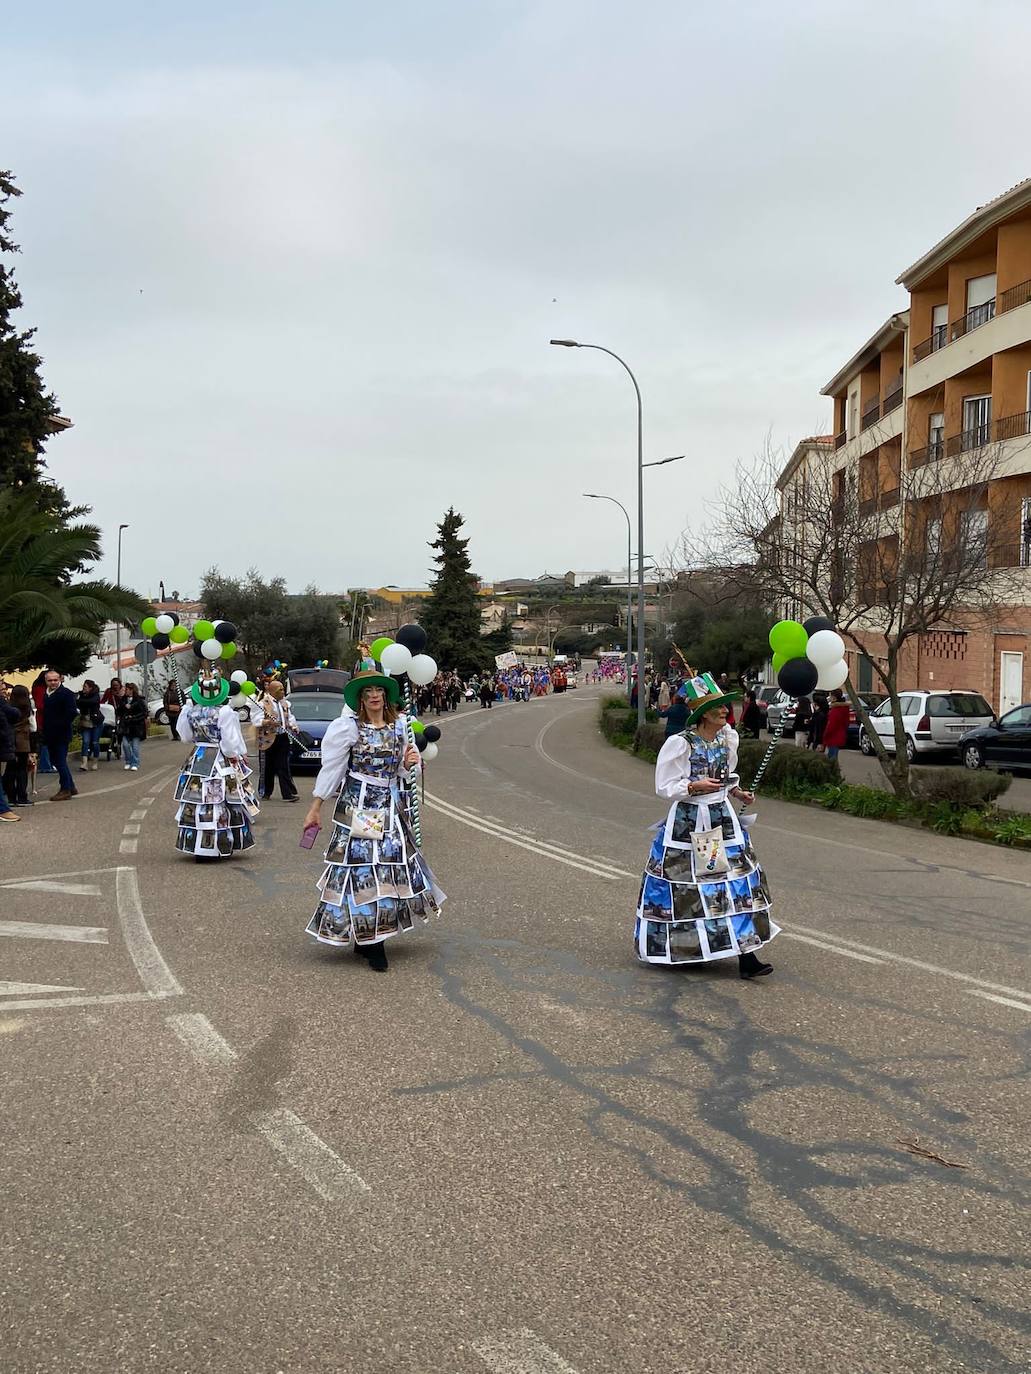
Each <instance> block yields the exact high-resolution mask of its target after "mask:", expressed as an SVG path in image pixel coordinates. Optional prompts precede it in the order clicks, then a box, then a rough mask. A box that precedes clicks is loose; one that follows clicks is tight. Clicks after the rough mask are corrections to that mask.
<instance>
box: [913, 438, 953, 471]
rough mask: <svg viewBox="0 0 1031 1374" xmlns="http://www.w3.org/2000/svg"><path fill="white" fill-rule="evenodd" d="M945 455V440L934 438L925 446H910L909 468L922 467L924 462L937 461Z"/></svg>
mask: <svg viewBox="0 0 1031 1374" xmlns="http://www.w3.org/2000/svg"><path fill="white" fill-rule="evenodd" d="M944 457H945V441H944V440H943V439H935V440H934V441H933V442H932V443H930V444H928V445H927V446H926V447H925V448H911V449H910V450H909V466H910V467H911V468H922V467H923V466H924V464H925V463H937V462H938V461H939V459H941V458H944Z"/></svg>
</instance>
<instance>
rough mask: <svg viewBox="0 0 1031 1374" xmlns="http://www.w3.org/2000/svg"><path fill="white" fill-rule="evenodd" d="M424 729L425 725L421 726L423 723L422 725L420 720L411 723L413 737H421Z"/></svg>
mask: <svg viewBox="0 0 1031 1374" xmlns="http://www.w3.org/2000/svg"><path fill="white" fill-rule="evenodd" d="M425 729H426V727H425V725H423V723H422V721H421V720H413V721H412V734H413V735H421V734H422V732H423V731H424V730H425Z"/></svg>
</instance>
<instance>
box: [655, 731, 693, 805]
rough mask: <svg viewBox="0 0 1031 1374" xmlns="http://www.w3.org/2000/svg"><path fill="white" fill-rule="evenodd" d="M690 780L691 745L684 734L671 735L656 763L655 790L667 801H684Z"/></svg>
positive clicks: (660, 751)
mask: <svg viewBox="0 0 1031 1374" xmlns="http://www.w3.org/2000/svg"><path fill="white" fill-rule="evenodd" d="M690 781H691V746H690V745H689V744H688V742H687V740H686V739H685V738H684V736H683V735H671V736H670V737H669V739H668V740H667V741H666V743H665V744H664V745H663V746H662V748H661V749H660V750H659V757H658V759H657V760H656V763H655V791H656V793H657V794H658V795H659V796H660V797H665V798H666V800H667V801H682V800H683V799H684V798H685V797H686V796H688V790H687V786H688V783H689V782H690Z"/></svg>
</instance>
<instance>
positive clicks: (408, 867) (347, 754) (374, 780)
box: [306, 711, 445, 946]
mask: <svg viewBox="0 0 1031 1374" xmlns="http://www.w3.org/2000/svg"><path fill="white" fill-rule="evenodd" d="M410 741H411V733H410V722H409V721H408V719H407V717H406V716H404V715H399V716H398V718H397V719H396V720H395V721H393V722H392V723H389V724H385V725H382V726H374V725H369V724H366V723H365V722H364V721H362V720H360V719H359V718H358V717H357V716H356V715H354V714H353V712H350V711H349V712H346V713H345V714H344V715H341V716H340V717H338V719H336V720H335V721H333V723H332V725H330V727H329V729H328V730H327V731H326V734H325V737H324V738H323V741H322V768H321V770H320V772H319V775H318V777H317V778H316V779H315V787H314V795H315V796H316V797H321V798H322V799H323V800H326V799H327V798H330V797H335V798H336V809H335V811H334V817H333V834H332V836H331V837H330V842H329V847H328V848H327V850H326V852H325V859H326V868H325V871H324V872H323V874H322V877H321V878H320V879H319V883H318V887H319V891H320V893H321V901H320V902H319V905H318V907H317V908H316V910H315V913H314V915H313V916H312V918H311V920H310V921H309V922H308V925H307V927H306V929H307V932H308V934H309V935H313V936H314V937H315V938H316V939H317V940H319V941H321V942H322V943H323V944H330V945H350V944H351V943H352V942H354V943H355V944H357V945H363V946H364V945H372V944H378V943H380V942H381V941H383V940H386V939H388V938H389V937H390V936H391V935H398V934H402V933H403V932H404V931H406V930H411V929H412V928H413V926H414V925H415V922H416V921H417V920H418V921H423V922H426V921H428V920H429V918H430V917H431V916H436V915H439V913H440V907H441V905H442V904H443V902H444V901H445V896H444V893H443V892H441V890H440V888H439V887H438V886H437V884H436V881H435V880H434V877H433V874H432V872H431V871H430V868H429V865H428V864H427V863H426V860H425V859H424V858H423V857H422V854H421V853H420V852H419V849H418V846H417V845H416V842H415V836H414V833H413V831H412V825H411V820H410V816H409V802H408V795H407V791H406V788H405V786H404V776H405V768H404V754H405V750H406V748H407V747H408V745H409V743H410Z"/></svg>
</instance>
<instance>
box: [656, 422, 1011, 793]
mask: <svg viewBox="0 0 1031 1374" xmlns="http://www.w3.org/2000/svg"><path fill="white" fill-rule="evenodd" d="M964 437H965V436H964ZM956 448H958V446H954V450H955V449H956ZM899 456H901V455H899ZM913 457H917V458H918V460H919V459H921V458H922V461H920V462H919V465H918V466H914V465H913ZM1005 472H1006V468H1005V455H1004V453H1003V451H1002V448H1001V446H1000V445H998V444H983V445H979V446H978V445H971V446H970V447H969V448H968V449H967V450H966V451H950V452H947V451H946V449H945V446H944V445H943V446H941V447H940V450H939V451H935V452H930V451H929V450H924V452H923V454H920V455H912V456H911V458H910V465H909V467H908V468H902V467H901V464H900V465H899V466H898V467H897V468H896V470H895V473H894V477H895V480H896V482H897V485H896V486H894V487H892V486H886V485H885V482H884V476H885V475H884V473H883V472H882V473H881V474H880V478H881V480H880V481H877V480H876V479H877V474H876V472H875V473H874V474H873V480H871V474H870V470H869V467H868V466H867V467H864V466H863V464H862V460H861V459H859V460H851V461H848V460H844V461H843V460H840V459H839V458H838V456H837V451H836V449H835V447H834V445H833V443H832V442H830V441H812V443H811V444H810V447H809V450H808V453H807V455H806V456H805V457H804V458H803V460H802V461H800V462H798V463H797V464H795V465H794V467H793V468H792V466H791V465H790V464H789V465H787V466H785V455H784V454H783V453H782V452H781V451H778V450H775V449H774V448H772V447H771V446H770V445H769V444H767V445H766V447H765V449H764V450H763V452H762V453H761V455H760V456H759V458H758V459H757V461H756V462H755V463H754V464H753V465H750V466H745V465H741V466H739V468H738V471H737V473H736V477H735V481H734V483H733V484H732V485H730V486H726V487H724V488H722V489H721V491H720V493H719V495H718V498H717V501H716V502H715V503H714V508H713V512H712V523H711V525H710V526H709V528H708V529H707V530H706V532H705V534H704V535H703V536H698V535H695V534H685V535H684V536H682V539H681V543H680V547H679V550H678V557H679V560H680V562H681V565H682V566H685V567H692V568H696V569H697V568H708V569H712V570H713V571H717V570H718V572H719V574H720V576H721V577H722V578H723V579H725V580H729V581H730V582H734V581H735V580H736V581H737V582H738V583H739V584H740V585H741V586H742V587H743V588H749V589H752V590H753V592H754V591H755V590H758V593H759V595H760V596H762V597H764V598H766V599H767V600H768V602H769V603H770V604H773V605H775V606H776V607H777V608H778V611H779V613H780V614H781V615H784V616H789V617H791V618H793V619H798V620H805V619H806V618H808V617H809V616H812V615H823V616H826V617H827V618H828V619H829V620H831V621H832V622H833V623H834V624H835V625H836V626H837V628H838V630H839V632H840V633H841V634H842V635H843V636H844V638H845V639H846V641H847V642H848V643H850V644H851V645H852V647H853V648H855V649H856V650H857V651H858V652H859V653H860V654H863V655H865V656H866V657H867V658H868V659H869V661H870V663H871V664H872V666H873V671H874V673H875V674H876V677H877V679H878V680H879V682H880V684H881V685H882V686H883V689H884V691H885V692H886V693H887V695H888V697H889V698H890V700H891V711H892V717H893V721H894V734H895V753H894V755H890V754H888V753H887V751H886V750H885V749H884V746H883V743H882V741H881V739H880V737H879V736H878V734H877V733H876V731H875V730H874V729H872V727H871V725H870V720H869V715H868V713H867V710H866V707H865V705H864V704H863V702H862V701H861V700H860V698H859V697H858V695H857V693H856V690H855V686H854V684H853V683H852V682H851V680H850V681H849V682H848V683H847V684H846V686H847V690H848V693H849V697H850V699H851V702H852V705H853V707H854V709H855V711H856V713H857V715H858V716H859V718H860V720H861V721H862V723H863V727H864V730H865V732H866V735H867V737H868V738H869V740H870V742H871V744H872V746H873V748H874V750H875V752H876V754H877V756H878V759H879V761H880V764H881V767H882V769H883V770H884V773H885V776H886V777H887V779H888V781H889V782H890V783H891V786H892V788H893V790H894V791H895V793H896V794H897V795H899V796H904V797H909V796H911V795H912V789H911V783H910V769H909V763H910V760H909V757H908V756H907V740H906V734H905V730H904V728H903V723H902V714H901V710H900V706H899V673H900V671H905V669H906V665H907V657H908V655H907V649H908V648H909V647H911V646H912V645H913V643H914V641H917V640H918V638H919V636H921V635H924V634H927V633H928V632H930V631H934V630H942V629H952V630H957V629H961V630H970V629H973V628H976V627H979V626H984V625H990V624H991V623H992V622H993V621H995V620H996V619H997V618H998V616H999V614H1000V611H1002V610H1003V609H1004V608H1006V607H1012V606H1013V605H1015V604H1020V603H1021V602H1022V601H1023V600H1026V592H1024V591H1023V590H1022V587H1023V583H1024V574H1025V573H1026V569H1023V568H1020V567H1019V566H1018V565H1019V562H1020V555H1019V549H1020V531H1019V524H1018V522H1019V513H1018V512H1017V511H1016V510H1012V509H1007V507H1006V505H1005V503H1004V502H1003V501H1001V500H997V499H995V493H996V492H998V491H1000V490H1001V489H1000V488H999V487H997V486H993V483H997V482H998V479H999V478H1001V477H1002V476H1004V475H1005ZM888 480H889V481H890V480H891V474H890V473H889V474H888ZM989 493H992V498H993V499H991V500H990V499H989Z"/></svg>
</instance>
